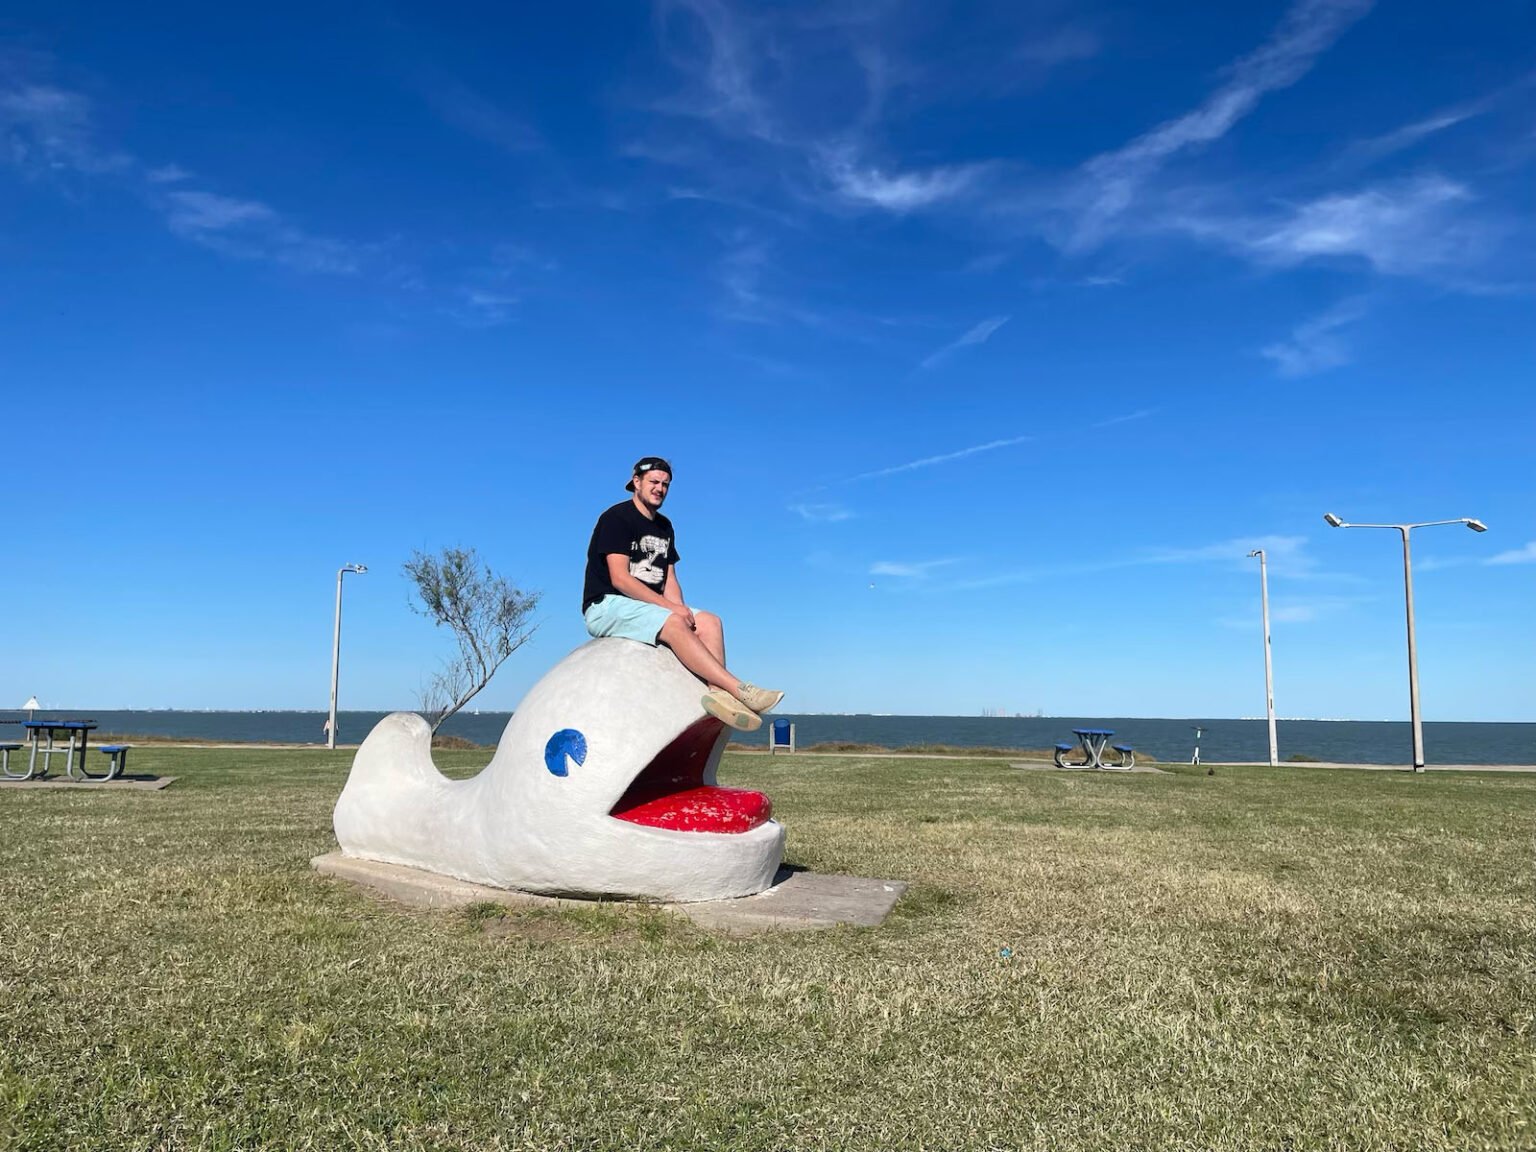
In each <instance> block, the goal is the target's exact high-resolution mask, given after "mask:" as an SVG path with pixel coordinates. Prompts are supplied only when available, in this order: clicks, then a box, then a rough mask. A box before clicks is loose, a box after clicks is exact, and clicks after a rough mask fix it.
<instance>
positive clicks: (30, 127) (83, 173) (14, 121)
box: [0, 77, 363, 274]
mask: <svg viewBox="0 0 1536 1152" xmlns="http://www.w3.org/2000/svg"><path fill="white" fill-rule="evenodd" d="M0 136H3V137H5V138H6V139H7V140H8V142H9V144H10V148H9V152H8V153H7V154H3V156H0V159H6V160H8V161H9V162H10V164H11V165H13V166H14V167H16V168H18V169H20V170H21V171H23V172H26V173H28V174H30V175H33V176H59V175H65V174H71V175H74V176H78V177H89V178H92V179H103V178H104V179H111V180H114V181H116V182H117V183H118V184H119V185H120V186H123V187H126V188H128V189H130V190H132V191H133V192H134V193H135V194H137V195H138V196H140V197H141V198H142V199H143V200H144V201H145V202H146V203H148V204H149V205H151V206H152V207H153V208H154V209H155V211H157V212H158V213H159V215H160V217H161V219H162V220H163V221H164V223H165V226H166V228H167V229H169V230H170V232H171V233H172V234H173V235H175V236H178V237H180V238H181V239H183V240H187V241H190V242H191V243H194V244H198V245H200V246H202V247H204V248H208V249H210V250H213V251H216V252H219V253H222V254H224V255H227V256H231V257H235V258H237V259H246V260H262V261H268V262H271V263H276V264H282V265H285V266H287V267H290V268H295V269H298V270H300V271H304V272H322V273H333V274H335V273H351V272H355V271H357V269H358V265H359V260H360V257H361V255H362V252H363V249H362V248H361V247H359V246H358V245H355V244H351V243H348V242H344V241H340V240H336V239H332V238H329V237H325V236H319V235H316V234H314V233H312V232H308V231H306V230H305V229H303V228H301V227H299V226H298V225H296V224H294V223H293V222H292V221H290V220H288V219H287V218H285V217H284V216H283V215H282V214H280V213H279V212H277V211H276V210H275V209H273V208H272V207H270V206H269V205H267V204H264V203H262V202H260V201H257V200H252V199H248V198H243V197H235V196H227V195H222V194H220V193H217V192H212V191H209V190H207V189H206V188H199V187H196V186H195V185H193V184H192V183H191V182H192V179H193V177H192V174H191V173H190V172H189V171H188V170H186V169H185V168H182V167H181V166H180V165H177V164H145V163H144V162H142V161H141V160H140V159H138V158H137V157H135V156H133V155H130V154H129V153H127V152H124V151H122V150H120V149H117V148H114V147H112V146H111V145H110V144H107V143H104V142H103V141H102V140H101V139H100V133H99V132H98V131H97V127H96V117H95V112H94V109H93V106H92V103H91V101H90V99H89V98H88V97H86V96H85V95H84V94H83V93H80V92H73V91H69V90H67V89H64V88H60V87H58V86H56V85H52V84H46V83H41V82H37V81H35V80H28V79H25V78H15V77H0Z"/></svg>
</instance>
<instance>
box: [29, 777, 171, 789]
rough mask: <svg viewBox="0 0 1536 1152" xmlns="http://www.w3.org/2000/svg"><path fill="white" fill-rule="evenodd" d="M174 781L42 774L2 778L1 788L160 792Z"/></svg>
mask: <svg viewBox="0 0 1536 1152" xmlns="http://www.w3.org/2000/svg"><path fill="white" fill-rule="evenodd" d="M174 783H176V777H174V776H122V777H119V778H118V779H116V780H71V779H70V778H69V777H68V776H40V777H34V778H33V779H31V780H5V779H0V788H14V789H17V790H19V791H23V792H26V791H32V790H34V789H39V788H74V789H76V790H78V791H81V792H122V791H129V792H158V791H160V789H162V788H169V787H170V786H171V785H172V784H174Z"/></svg>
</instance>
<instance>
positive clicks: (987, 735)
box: [0, 709, 1536, 765]
mask: <svg viewBox="0 0 1536 1152" xmlns="http://www.w3.org/2000/svg"><path fill="white" fill-rule="evenodd" d="M45 715H46V717H47V718H50V719H52V718H55V717H57V718H62V719H89V720H94V721H95V722H96V724H97V725H98V732H99V733H102V734H105V733H112V734H114V735H118V736H125V737H128V738H129V739H130V741H131V738H132V737H134V736H152V737H156V738H159V739H167V740H188V741H208V742H216V743H272V744H316V745H320V744H324V743H325V727H324V726H325V720H326V714H325V713H324V712H277V711H273V712H261V711H251V712H195V711H174V710H159V709H157V710H144V711H137V710H136V711H95V712H78V711H69V712H60V711H54V710H50V711H48V712H47V713H38V718H39V719H41V718H43V717H44V716H45ZM384 715H385V714H384V713H383V712H351V711H346V712H342V713H340V714H339V716H338V718H337V732H338V736H337V739H338V741H339V742H340V743H344V744H355V743H357V742H359V741H360V740H362V738H363V737H364V736H366V735H367V734H368V733H369V731H371V730H372V728H373V726H374V725H375V724H377V723H378V722H379V721H380V720H381V719H382V718H383V717H384ZM510 716H511V713H508V712H461V713H459V714H458V715H456V716H453V717H450V718H449V720H448V721H447V723H446V724H444V726H443V729H442V734H443V735H445V736H458V737H461V738H463V739H465V740H468V741H471V742H472V743H475V744H487V745H490V744H495V743H496V742H497V741H499V740H500V739H501V733H502V729H504V728H505V727H506V725H507V720H508V719H509V718H510ZM24 718H25V717H24V716H23V715H22V714H19V713H12V714H9V716H4V715H0V741H4V740H9V741H11V742H13V743H14V742H18V741H20V740H21V739H22V734H21V733H22V730H21V728H20V727H19V726H14V725H12V724H6V723H3V722H4V721H5V720H7V719H10V720H13V721H14V720H15V719H24ZM784 719H787V720H790V721H791V722H792V723H793V724H794V725H795V740H796V744H797V745H798V746H799V747H800V748H802V749H803V748H807V747H809V746H810V745H813V744H823V743H852V744H870V745H877V746H879V747H883V748H890V749H892V750H900V749H902V748H910V747H915V746H921V745H934V744H946V745H953V746H956V747H962V748H1030V749H1043V748H1050V747H1051V746H1052V745H1053V744H1056V743H1057V742H1058V741H1060V742H1063V743H1067V742H1072V741H1073V740H1074V737H1073V736H1072V729H1074V728H1108V729H1112V730H1113V731H1114V733H1115V736H1114V739H1113V743H1115V744H1129V745H1131V746H1133V747H1135V749H1136V750H1137V753H1138V755H1141V756H1144V757H1147V758H1150V759H1153V760H1162V761H1171V762H1180V761H1183V762H1187V761H1189V760H1190V759H1191V757H1192V755H1193V752H1194V748H1195V739H1196V734H1195V730H1196V727H1197V726H1198V727H1199V728H1200V730H1201V731H1200V736H1199V744H1200V758H1201V760H1202V761H1203V762H1205V763H1216V764H1219V763H1234V762H1237V763H1242V762H1252V761H1260V762H1262V761H1267V760H1268V759H1269V733H1268V726H1267V724H1266V722H1265V721H1264V720H1248V719H1244V720H1232V719H1219V718H1218V719H1200V718H1193V719H1177V718H1175V719H1149V718H1144V717H1114V716H1109V717H1106V716H1051V717H1047V716H1030V717H1023V716H1018V717H1000V716H999V717H994V716H871V715H825V714H823V715H795V714H792V713H791V714H786V715H785V716H784ZM1277 728H1278V735H1279V748H1280V759H1281V760H1289V759H1293V758H1296V759H1300V758H1306V759H1309V760H1320V761H1325V762H1334V763H1346V764H1408V763H1409V762H1410V761H1411V759H1412V756H1411V749H1412V741H1411V734H1410V730H1409V725H1408V722H1407V721H1369V720H1281V721H1279V722H1278V725H1277ZM733 743H735V744H738V745H743V746H754V745H755V746H758V747H766V745H767V743H768V732H767V727H766V725H765V727H764V729H763V730H762V731H759V732H753V733H736V734H734V736H733ZM1424 749H1425V759H1426V761H1427V762H1428V763H1429V764H1431V765H1434V764H1529V765H1536V724H1531V723H1463V722H1453V721H1430V722H1426V723H1425V725H1424Z"/></svg>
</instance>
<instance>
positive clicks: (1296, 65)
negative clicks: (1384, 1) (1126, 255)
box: [1069, 0, 1371, 249]
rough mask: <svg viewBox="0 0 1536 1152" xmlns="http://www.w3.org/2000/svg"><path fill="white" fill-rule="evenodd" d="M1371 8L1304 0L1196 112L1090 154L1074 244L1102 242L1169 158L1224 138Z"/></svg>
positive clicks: (1362, 1)
mask: <svg viewBox="0 0 1536 1152" xmlns="http://www.w3.org/2000/svg"><path fill="white" fill-rule="evenodd" d="M1370 8H1371V0H1300V2H1299V3H1297V4H1295V5H1294V6H1293V7H1292V8H1291V9H1290V11H1289V12H1287V13H1286V15H1285V17H1284V19H1283V20H1282V21H1281V22H1280V26H1279V27H1278V28H1277V29H1276V30H1275V32H1274V34H1273V35H1272V36H1271V37H1270V38H1269V40H1268V41H1267V42H1266V43H1264V44H1263V45H1262V46H1261V47H1260V48H1259V49H1258V50H1257V51H1255V52H1253V53H1251V54H1249V55H1248V56H1245V57H1243V58H1242V59H1240V60H1238V61H1236V62H1235V63H1233V64H1232V65H1231V66H1230V67H1229V68H1228V69H1227V79H1226V81H1225V83H1223V84H1222V85H1221V86H1220V87H1218V88H1217V89H1216V90H1215V91H1214V92H1213V93H1211V95H1210V96H1208V97H1207V98H1206V100H1205V101H1204V102H1203V103H1202V104H1201V105H1200V106H1199V107H1198V108H1196V109H1194V110H1193V111H1191V112H1186V113H1185V114H1184V115H1182V116H1179V117H1176V118H1175V119H1172V120H1169V121H1166V122H1164V123H1163V124H1160V125H1159V126H1158V127H1156V128H1154V129H1152V130H1151V131H1150V132H1147V133H1146V134H1144V135H1142V136H1140V137H1138V138H1136V139H1135V140H1133V141H1131V142H1130V143H1129V144H1127V145H1125V146H1124V147H1122V148H1119V149H1116V150H1115V151H1113V152H1107V153H1104V154H1102V155H1100V156H1097V157H1095V158H1094V159H1092V160H1090V161H1089V162H1088V163H1087V164H1086V165H1085V166H1084V170H1083V183H1084V185H1085V188H1083V189H1081V190H1079V192H1078V193H1077V195H1078V196H1081V197H1085V201H1084V202H1085V203H1086V208H1085V209H1084V210H1083V211H1082V212H1081V213H1080V214H1079V215H1078V219H1077V223H1076V226H1075V229H1074V232H1073V235H1072V236H1071V238H1070V244H1069V246H1070V247H1073V248H1077V249H1086V248H1090V247H1093V246H1094V245H1096V244H1098V243H1099V242H1100V241H1102V240H1103V238H1104V237H1105V235H1106V234H1107V233H1108V232H1109V231H1110V230H1111V229H1112V228H1113V227H1114V226H1115V224H1116V222H1117V221H1118V220H1119V218H1120V217H1121V215H1122V214H1123V213H1124V212H1125V211H1126V210H1127V209H1128V208H1130V207H1131V205H1132V204H1133V202H1134V201H1135V200H1136V197H1137V194H1138V192H1139V191H1140V190H1141V188H1142V186H1143V185H1144V184H1145V183H1146V182H1147V181H1148V180H1149V179H1151V178H1152V177H1153V176H1154V175H1155V174H1156V173H1157V172H1158V171H1159V170H1160V169H1161V168H1162V167H1163V166H1164V164H1165V163H1167V161H1168V160H1170V159H1171V158H1172V157H1174V156H1176V155H1178V154H1179V153H1181V152H1185V151H1188V150H1191V149H1194V148H1197V147H1200V146H1203V145H1206V144H1209V143H1211V142H1212V141H1215V140H1219V139H1220V138H1221V137H1222V136H1224V135H1226V134H1227V132H1228V131H1230V130H1231V128H1232V126H1233V125H1235V124H1236V123H1237V122H1238V121H1240V120H1241V119H1243V117H1245V116H1247V115H1248V114H1249V113H1250V112H1252V111H1253V109H1254V108H1255V107H1257V106H1258V103H1259V101H1260V100H1261V99H1262V98H1263V97H1264V96H1265V95H1266V94H1268V93H1270V92H1274V91H1277V90H1279V89H1282V88H1288V87H1289V86H1291V85H1292V84H1294V83H1296V82H1297V81H1298V80H1300V79H1301V78H1302V77H1303V76H1305V75H1306V74H1307V72H1308V71H1309V70H1310V69H1311V67H1312V65H1313V63H1314V62H1315V61H1316V60H1317V58H1318V57H1319V56H1321V55H1322V54H1323V53H1324V52H1325V51H1327V50H1328V49H1329V48H1330V47H1332V46H1333V44H1334V42H1335V41H1337V40H1338V39H1339V37H1340V36H1342V35H1343V34H1344V32H1345V31H1346V30H1347V29H1348V28H1349V26H1350V25H1351V24H1353V23H1354V22H1355V21H1356V20H1358V19H1360V18H1361V17H1362V16H1364V15H1365V14H1366V12H1368V11H1369V10H1370Z"/></svg>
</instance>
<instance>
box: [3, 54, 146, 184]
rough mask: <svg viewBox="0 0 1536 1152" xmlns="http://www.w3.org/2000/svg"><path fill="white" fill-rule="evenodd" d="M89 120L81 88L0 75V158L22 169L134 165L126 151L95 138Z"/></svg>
mask: <svg viewBox="0 0 1536 1152" xmlns="http://www.w3.org/2000/svg"><path fill="white" fill-rule="evenodd" d="M92 121H93V112H92V107H91V101H90V99H89V98H88V97H86V96H85V95H84V94H83V93H80V92H71V91H68V90H66V89H63V88H59V87H56V86H54V85H52V84H45V83H36V82H30V81H27V80H26V79H20V78H18V79H14V80H5V79H4V78H0V136H3V137H4V140H5V145H6V151H5V153H4V154H3V158H4V159H6V160H8V161H9V162H10V163H11V164H12V165H13V166H14V167H16V168H17V169H19V170H21V171H22V172H25V173H28V174H30V175H34V176H36V175H46V174H49V173H60V172H78V173H82V174H85V175H96V174H101V173H111V172H121V171H123V170H125V169H130V168H133V167H134V166H135V164H134V160H133V158H132V157H131V156H128V155H127V154H126V153H123V152H120V151H118V150H116V149H113V148H110V147H108V146H106V145H104V144H102V143H101V142H100V140H98V139H97V137H96V133H95V130H94V125H93V122H92Z"/></svg>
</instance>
